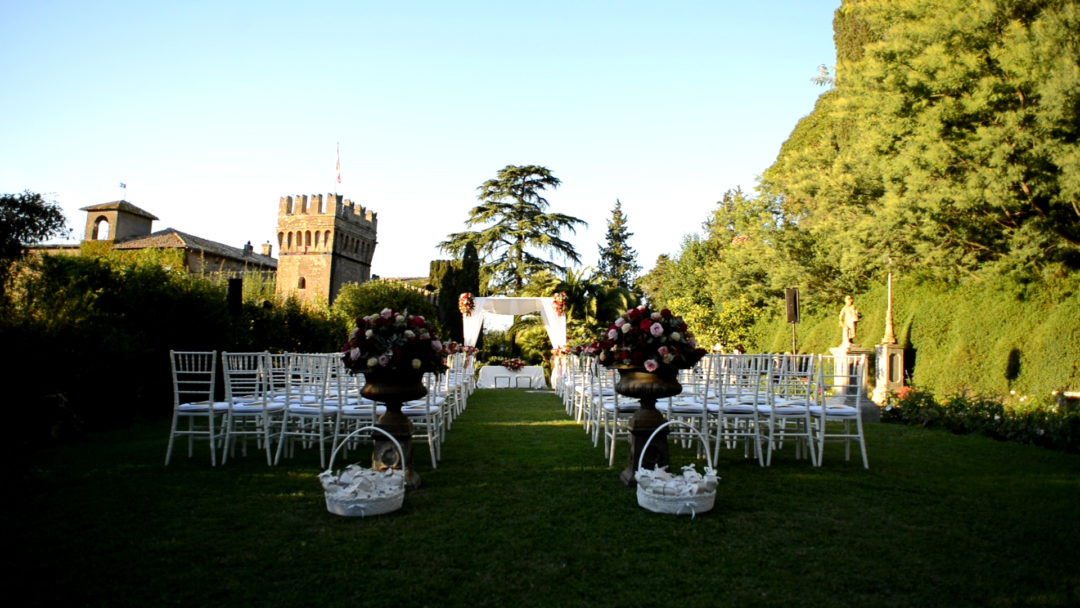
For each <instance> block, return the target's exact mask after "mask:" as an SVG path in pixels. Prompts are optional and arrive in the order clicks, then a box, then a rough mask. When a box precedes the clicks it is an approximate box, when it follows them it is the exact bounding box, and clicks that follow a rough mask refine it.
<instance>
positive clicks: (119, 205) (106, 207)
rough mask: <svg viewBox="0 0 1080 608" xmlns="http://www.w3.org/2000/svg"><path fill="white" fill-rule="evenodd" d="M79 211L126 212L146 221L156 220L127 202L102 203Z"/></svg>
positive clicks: (153, 216)
mask: <svg viewBox="0 0 1080 608" xmlns="http://www.w3.org/2000/svg"><path fill="white" fill-rule="evenodd" d="M79 211H126V212H127V213H130V214H132V215H140V216H142V217H145V218H147V219H151V220H156V219H158V218H157V216H155V215H154V214H153V213H150V212H149V211H146V210H145V209H139V208H138V207H136V206H135V205H132V204H131V203H129V202H127V201H113V202H111V203H102V204H100V205H90V206H89V207H83V208H82V209H79Z"/></svg>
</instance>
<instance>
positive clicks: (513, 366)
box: [502, 359, 525, 372]
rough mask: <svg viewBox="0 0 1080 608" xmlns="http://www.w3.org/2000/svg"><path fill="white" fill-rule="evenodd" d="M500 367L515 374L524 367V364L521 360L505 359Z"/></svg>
mask: <svg viewBox="0 0 1080 608" xmlns="http://www.w3.org/2000/svg"><path fill="white" fill-rule="evenodd" d="M502 366H503V367H505V368H506V369H508V370H510V371H512V372H516V371H518V370H519V369H521V368H523V367H525V362H524V361H522V360H521V359H507V360H506V361H503V362H502Z"/></svg>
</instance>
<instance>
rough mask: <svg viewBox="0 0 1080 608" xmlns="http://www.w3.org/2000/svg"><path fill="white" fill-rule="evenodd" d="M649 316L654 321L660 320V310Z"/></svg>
mask: <svg viewBox="0 0 1080 608" xmlns="http://www.w3.org/2000/svg"><path fill="white" fill-rule="evenodd" d="M649 317H650V318H651V319H652V320H653V321H659V320H660V313H658V312H654V313H652V314H651V315H649Z"/></svg>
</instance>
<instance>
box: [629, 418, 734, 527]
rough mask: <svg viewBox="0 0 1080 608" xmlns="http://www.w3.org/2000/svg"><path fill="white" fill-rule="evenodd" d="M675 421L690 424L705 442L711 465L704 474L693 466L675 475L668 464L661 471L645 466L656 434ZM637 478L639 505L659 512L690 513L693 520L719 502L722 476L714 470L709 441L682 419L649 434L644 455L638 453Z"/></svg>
mask: <svg viewBox="0 0 1080 608" xmlns="http://www.w3.org/2000/svg"><path fill="white" fill-rule="evenodd" d="M672 424H681V425H683V426H687V427H689V428H690V430H692V431H693V432H694V433H695V434H696V435H697V436H698V439H700V440H701V442H702V443H703V444H704V445H705V457H706V458H707V459H708V462H709V465H708V466H707V467H705V472H704V474H698V473H697V471H696V470H694V466H693V465H690V466H687V467H683V474H682V475H681V476H675V475H671V474H670V473H668V472H667V470H666V469H667V467H664V468H663V469H660V470H650V469H642V468H641V465H642V463H643V462H644V460H645V450H647V449H648V448H649V444H650V443H652V440H653V437H656V434H657V433H659V432H660V430H661V429H663V428H665V427H667V426H670V425H672ZM634 479H635V480H636V481H637V501H638V505H640V506H642V507H644V508H646V509H648V510H650V511H653V512H655V513H667V514H670V515H689V516H690V517H691V519H692V518H694V516H696V515H697V514H698V513H705V512H707V511H710V510H712V508H713V505H714V504H715V503H716V484H717V481H718V478H717V477H716V471H715V470H714V469H713V461H712V454H710V453H709V444H708V442H707V441H705V437H704V436H702V434H701V432H700V431H698V430H697V429H695V428H694V427H693V426H692V425H690V424H688V423H686V422H683V421H681V420H671V421H669V422H665V423H664V424H661V425H660V426H658V427H656V430H655V431H653V432H652V434H651V435H649V439H648V440H647V441H646V442H645V446H644V447H643V448H642V450H641V455H640V456H638V466H637V471H635V472H634Z"/></svg>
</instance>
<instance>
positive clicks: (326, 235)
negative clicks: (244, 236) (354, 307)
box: [277, 194, 378, 303]
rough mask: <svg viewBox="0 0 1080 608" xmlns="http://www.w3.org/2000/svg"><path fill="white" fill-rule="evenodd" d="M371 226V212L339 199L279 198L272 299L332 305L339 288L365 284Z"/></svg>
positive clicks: (368, 273) (373, 228) (373, 218)
mask: <svg viewBox="0 0 1080 608" xmlns="http://www.w3.org/2000/svg"><path fill="white" fill-rule="evenodd" d="M377 225H378V220H377V219H376V214H375V212H373V211H370V210H367V209H364V208H363V207H361V206H360V205H358V204H354V203H353V202H352V201H350V200H346V199H345V198H344V197H343V196H341V195H339V194H327V195H326V198H323V195H321V194H316V195H314V196H311V197H308V196H307V195H302V196H296V197H292V196H283V197H281V204H280V206H279V207H278V225H277V238H278V252H279V253H278V266H277V293H278V294H280V295H288V294H295V295H299V296H300V297H301V298H303V299H304V300H305V301H308V302H316V301H321V302H327V303H333V301H334V298H336V297H337V294H338V291H339V290H340V289H341V286H342V285H344V284H345V283H363V282H364V281H367V280H368V279H370V278H371V258H372V256H373V255H374V254H375V245H376V240H375V232H376V228H377Z"/></svg>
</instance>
